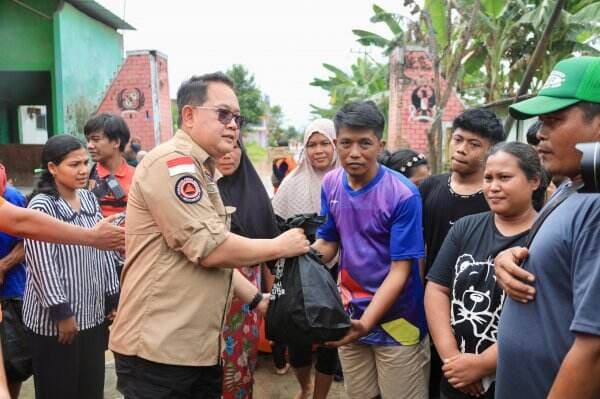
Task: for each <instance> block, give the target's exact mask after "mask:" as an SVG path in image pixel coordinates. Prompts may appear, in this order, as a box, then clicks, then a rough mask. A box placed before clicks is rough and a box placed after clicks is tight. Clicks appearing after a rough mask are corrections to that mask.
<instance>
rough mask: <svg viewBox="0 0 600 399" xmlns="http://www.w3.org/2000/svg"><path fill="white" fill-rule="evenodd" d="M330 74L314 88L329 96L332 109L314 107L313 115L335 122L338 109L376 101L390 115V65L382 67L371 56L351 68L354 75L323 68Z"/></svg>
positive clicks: (315, 82) (313, 84) (316, 82)
mask: <svg viewBox="0 0 600 399" xmlns="http://www.w3.org/2000/svg"><path fill="white" fill-rule="evenodd" d="M323 68H325V69H326V70H327V71H329V73H330V75H329V76H328V77H327V78H326V79H321V78H315V79H314V80H313V81H312V82H311V85H312V86H316V87H320V88H322V89H323V90H325V91H327V92H328V93H329V108H321V107H317V106H315V105H311V107H312V113H313V114H315V115H318V116H320V117H322V118H333V116H334V115H335V113H336V112H337V111H338V109H339V108H340V107H341V106H343V105H344V104H346V103H348V102H350V101H359V100H372V101H374V102H375V103H376V104H377V105H378V106H379V107H380V108H381V110H382V111H383V113H384V114H385V115H386V120H387V113H388V104H389V101H388V100H389V85H388V75H389V70H388V65H387V64H381V63H378V62H376V61H374V60H372V59H371V58H369V57H368V56H365V57H360V58H357V59H356V61H355V62H354V64H352V65H351V66H350V72H349V73H348V72H345V71H343V70H342V69H340V68H338V67H336V66H334V65H331V64H323Z"/></svg>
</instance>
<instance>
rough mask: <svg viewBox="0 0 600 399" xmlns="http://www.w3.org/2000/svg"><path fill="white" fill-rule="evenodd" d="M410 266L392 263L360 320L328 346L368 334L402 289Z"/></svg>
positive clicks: (346, 342)
mask: <svg viewBox="0 0 600 399" xmlns="http://www.w3.org/2000/svg"><path fill="white" fill-rule="evenodd" d="M411 264H412V260H398V261H393V262H392V264H391V266H390V272H389V273H388V275H387V277H386V278H385V279H384V280H383V283H381V286H379V289H378V290H377V292H376V293H375V295H374V296H373V299H372V300H371V303H370V304H369V306H367V308H366V309H365V312H364V313H363V315H362V317H361V318H360V320H352V325H351V327H350V330H349V331H348V333H347V334H346V336H345V337H344V338H342V339H341V340H339V341H336V342H331V343H329V344H328V345H329V346H335V347H340V346H342V345H346V344H349V343H351V342H353V341H355V340H357V339H358V338H360V337H362V336H364V335H366V334H368V332H369V331H371V330H372V329H373V328H374V327H375V325H377V323H378V322H379V320H381V318H382V317H383V315H384V314H385V312H387V310H388V309H389V308H390V306H392V304H393V303H394V301H395V300H396V299H397V298H398V296H399V295H400V293H401V292H402V290H403V289H404V285H405V283H406V280H407V279H408V277H409V276H410V270H411Z"/></svg>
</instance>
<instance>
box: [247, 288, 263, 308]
mask: <svg viewBox="0 0 600 399" xmlns="http://www.w3.org/2000/svg"><path fill="white" fill-rule="evenodd" d="M262 300H263V294H262V292H260V291H258V292H257V293H256V295H255V296H254V298H252V302H250V304H249V306H250V310H254V309H256V307H257V306H258V304H259V303H260V301H262Z"/></svg>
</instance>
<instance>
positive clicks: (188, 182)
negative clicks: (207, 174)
mask: <svg viewBox="0 0 600 399" xmlns="http://www.w3.org/2000/svg"><path fill="white" fill-rule="evenodd" d="M175 195H176V196H177V198H179V200H180V201H181V202H184V203H186V204H195V203H196V202H198V201H200V200H201V199H202V187H201V186H200V181H199V180H198V179H197V178H195V177H194V176H182V177H180V178H179V180H177V183H175Z"/></svg>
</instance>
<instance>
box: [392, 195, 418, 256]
mask: <svg viewBox="0 0 600 399" xmlns="http://www.w3.org/2000/svg"><path fill="white" fill-rule="evenodd" d="M421 209H422V205H421V196H420V195H418V194H415V195H411V196H410V197H409V198H407V199H406V200H403V201H402V202H400V203H399V204H398V206H397V207H396V210H395V212H394V215H393V223H392V228H391V234H390V257H391V259H392V261H396V260H408V259H419V258H422V257H423V256H425V244H424V242H423V227H422V223H423V222H422V211H421Z"/></svg>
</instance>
